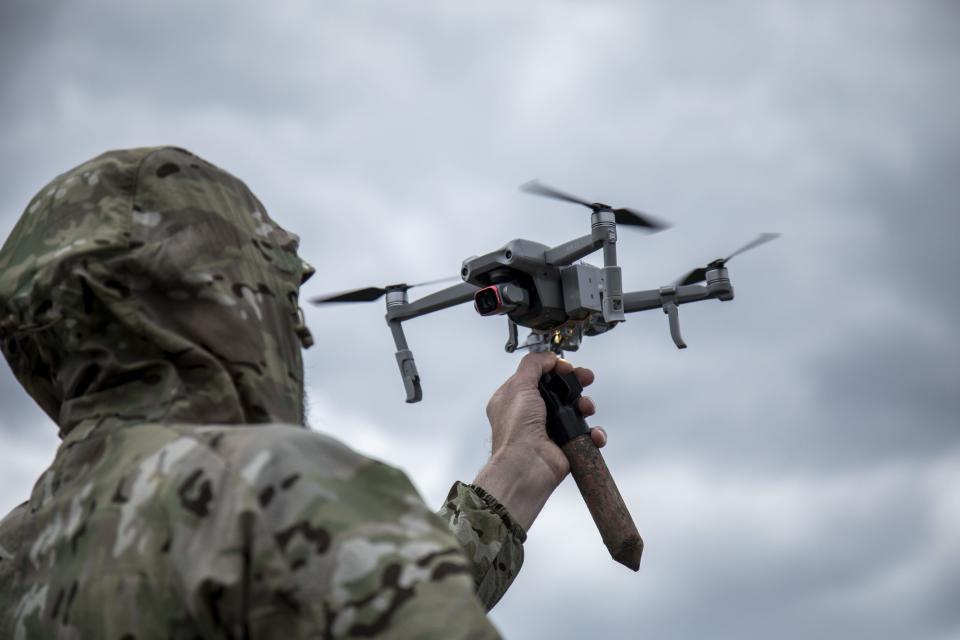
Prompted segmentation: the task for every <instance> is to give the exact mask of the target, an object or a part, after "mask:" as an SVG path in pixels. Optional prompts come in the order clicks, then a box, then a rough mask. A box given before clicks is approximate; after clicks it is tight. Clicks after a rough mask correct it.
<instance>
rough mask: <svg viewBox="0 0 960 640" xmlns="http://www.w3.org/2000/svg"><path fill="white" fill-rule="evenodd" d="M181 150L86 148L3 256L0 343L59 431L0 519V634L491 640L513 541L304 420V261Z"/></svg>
mask: <svg viewBox="0 0 960 640" xmlns="http://www.w3.org/2000/svg"><path fill="white" fill-rule="evenodd" d="M296 249H297V238H296V236H293V235H292V234H290V233H288V232H286V231H284V230H283V229H281V228H280V227H279V226H278V225H276V223H275V222H273V221H272V220H271V219H270V218H269V217H268V216H267V214H266V211H265V210H264V209H263V207H262V205H261V204H260V203H259V202H258V201H257V200H256V198H255V197H254V196H253V194H252V193H251V192H250V191H249V189H247V187H246V186H245V185H244V184H243V183H242V182H240V181H239V180H237V179H236V178H234V177H233V176H230V175H229V174H227V173H225V172H223V171H222V170H220V169H217V168H216V167H214V166H213V165H210V164H208V163H206V162H204V161H203V160H201V159H200V158H197V157H196V156H193V155H191V154H189V153H188V152H186V151H183V150H179V149H173V148H160V149H135V150H130V151H118V152H110V153H107V154H104V155H102V156H100V157H98V158H95V159H94V160H91V161H90V162H88V163H86V164H83V165H80V166H79V167H77V168H75V169H74V170H72V171H70V172H68V173H66V174H64V175H63V176H60V177H59V178H57V179H56V180H54V182H53V183H51V185H49V186H48V187H47V188H45V189H44V190H43V191H41V193H40V194H38V195H37V197H35V198H34V200H33V201H32V202H31V203H30V205H29V206H28V208H27V210H26V212H25V213H24V215H23V217H22V218H21V220H20V221H19V223H18V224H17V226H16V227H15V229H14V231H13V233H12V234H11V236H10V238H9V239H8V240H7V242H6V243H5V244H4V246H3V249H2V250H0V347H2V350H3V353H4V355H5V356H6V358H7V360H8V362H9V363H10V366H11V369H12V370H13V372H14V374H15V375H16V376H17V378H18V379H19V380H20V382H21V383H22V384H23V386H24V387H25V388H26V389H27V391H28V392H29V393H30V394H31V395H32V396H33V397H34V398H35V399H36V400H37V402H38V403H39V404H40V406H41V407H42V408H43V409H44V410H45V411H46V412H47V414H48V415H50V416H51V418H52V419H53V420H54V421H56V422H57V424H58V425H59V427H60V435H61V437H62V439H63V441H62V444H61V446H60V448H59V450H58V452H57V455H56V458H55V460H54V462H53V464H52V465H51V467H50V468H49V469H48V470H47V471H46V472H45V473H44V474H43V476H42V477H41V478H40V480H39V481H38V482H37V484H36V486H35V488H34V491H33V494H32V496H31V497H30V500H29V501H28V502H26V503H24V504H23V505H21V506H20V507H18V508H16V509H15V510H14V511H13V512H12V513H10V514H9V515H8V516H7V517H6V518H5V519H4V520H3V521H2V522H0V638H15V639H20V638H118V639H119V638H129V639H132V638H137V639H146V638H197V637H201V638H274V637H276V638H379V637H384V638H386V637H389V638H427V639H430V638H490V637H498V635H497V632H496V630H495V629H494V627H493V626H492V625H491V624H490V622H489V621H488V620H487V618H486V615H485V610H487V609H489V608H490V607H492V606H493V605H494V604H495V603H496V602H497V600H498V599H499V598H500V597H501V596H502V594H503V592H504V591H505V590H506V589H507V587H508V586H509V584H510V582H511V581H512V579H513V577H514V576H515V575H516V573H517V571H518V570H519V568H520V565H521V563H522V559H523V548H522V543H523V540H524V537H525V534H524V532H523V530H522V529H521V528H520V527H519V526H518V525H517V524H516V523H515V522H514V521H513V520H512V519H511V518H510V516H509V514H508V513H507V512H506V510H505V509H504V508H503V507H502V505H500V504H499V503H497V501H496V500H495V499H493V498H492V497H491V496H489V495H486V494H485V493H484V492H483V491H482V490H480V489H479V488H475V487H471V486H468V485H464V484H460V483H456V484H455V485H454V486H453V488H452V490H451V492H450V495H449V496H448V499H447V501H446V502H445V504H444V506H443V507H442V508H441V510H440V512H439V517H438V514H435V513H433V512H431V511H430V510H429V509H428V508H427V507H426V505H424V503H423V500H422V499H421V498H420V496H419V495H418V493H417V491H416V489H415V488H414V487H413V486H412V484H411V483H410V482H409V480H408V479H407V478H406V476H404V474H403V473H401V472H400V471H398V470H396V469H393V468H391V467H389V466H387V465H385V464H382V463H380V462H377V461H374V460H371V459H369V458H366V457H364V456H362V455H360V454H358V453H355V452H354V451H352V450H350V449H349V448H347V447H346V446H344V445H343V444H341V443H339V442H337V441H335V440H333V439H332V438H328V437H326V436H323V435H321V434H318V433H316V432H313V431H311V430H309V429H307V428H305V427H303V426H302V425H301V424H300V423H302V413H303V406H302V403H303V399H302V389H303V366H302V360H301V357H300V346H301V344H304V345H308V344H309V343H310V337H309V332H308V331H307V330H306V327H305V326H303V319H302V318H303V316H302V313H301V312H300V310H299V308H298V306H297V305H298V303H297V300H298V293H299V287H300V284H301V283H302V282H303V281H305V280H306V278H308V277H309V276H310V275H311V274H312V269H310V267H309V266H308V265H306V264H305V263H303V262H302V261H301V260H300V259H299V258H298V257H297V253H296Z"/></svg>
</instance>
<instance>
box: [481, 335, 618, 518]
mask: <svg viewBox="0 0 960 640" xmlns="http://www.w3.org/2000/svg"><path fill="white" fill-rule="evenodd" d="M554 370H556V371H558V372H560V373H570V372H573V374H574V375H575V376H576V377H577V380H578V381H579V382H580V384H581V385H582V386H583V387H587V386H588V385H590V384H591V383H593V380H594V375H593V372H592V371H590V370H589V369H586V368H583V367H576V368H575V367H574V366H573V365H572V364H570V363H569V362H567V361H566V360H562V359H560V358H558V357H557V356H556V355H554V354H552V353H530V354H527V355H526V356H524V358H523V359H522V360H521V361H520V364H519V366H518V367H517V372H516V373H515V374H513V375H512V376H510V378H508V379H507V381H506V382H504V383H503V385H501V386H500V388H499V389H497V390H496V392H494V394H493V397H491V398H490V402H488V403H487V418H488V419H489V421H490V428H491V431H492V437H493V447H492V452H491V455H490V460H489V461H488V462H487V465H486V466H485V467H484V468H483V469H482V470H481V471H480V473H479V474H478V475H477V479H476V480H475V481H474V484H477V485H478V486H480V487H482V488H483V489H484V490H485V491H487V492H488V493H490V494H492V495H493V496H494V497H496V498H497V499H498V500H499V501H500V502H501V503H503V505H504V506H505V507H507V510H508V511H510V514H511V515H512V516H513V517H514V518H515V519H516V520H517V521H518V522H519V523H520V524H521V525H522V526H523V527H524V528H525V529H528V528H529V527H530V525H531V524H533V520H534V519H535V518H536V516H537V514H538V513H539V512H540V509H542V508H543V504H544V503H545V502H546V500H547V498H548V497H549V496H550V494H551V493H553V490H554V489H556V487H557V486H558V485H559V484H560V482H561V481H562V480H563V479H564V478H565V477H566V475H567V473H569V472H570V465H569V463H568V462H567V458H566V456H565V455H564V454H563V451H561V449H560V448H559V447H558V446H557V445H555V444H554V443H553V441H552V440H550V438H549V436H547V432H546V419H547V410H546V406H545V405H544V403H543V398H541V397H540V391H539V389H538V387H537V384H538V382H539V381H540V378H541V377H542V376H543V374H545V373H547V372H549V371H554ZM578 408H579V409H580V411H581V413H583V415H584V416H591V415H593V414H594V413H595V412H596V405H595V404H594V403H593V400H591V399H590V398H589V397H587V396H584V397H582V398H581V399H580V400H579V405H578ZM590 436H591V438H592V439H593V442H594V444H596V445H597V446H598V447H602V446H604V445H605V444H606V441H607V435H606V432H604V431H603V429H601V428H599V427H598V428H594V429H591V431H590Z"/></svg>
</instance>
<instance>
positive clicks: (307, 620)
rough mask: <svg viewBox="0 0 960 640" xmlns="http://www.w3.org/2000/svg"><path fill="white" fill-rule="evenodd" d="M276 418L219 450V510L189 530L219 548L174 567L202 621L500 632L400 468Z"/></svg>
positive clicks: (295, 628) (248, 632)
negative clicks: (225, 463)
mask: <svg viewBox="0 0 960 640" xmlns="http://www.w3.org/2000/svg"><path fill="white" fill-rule="evenodd" d="M277 429H281V428H280V427H276V428H267V429H264V428H259V429H256V430H252V431H254V433H253V435H252V437H251V438H250V439H248V440H247V441H246V442H243V443H241V445H240V446H239V447H238V448H240V449H241V450H240V451H237V452H234V453H233V454H231V455H230V456H229V458H230V459H231V462H232V464H231V465H230V466H231V468H230V469H229V470H228V472H227V473H226V477H225V478H224V480H225V481H226V482H225V484H224V485H223V487H222V488H223V495H222V499H221V500H217V501H216V511H217V512H218V513H212V514H211V517H210V518H209V519H208V522H207V523H205V525H206V526H205V527H204V528H206V529H207V531H202V532H195V533H196V534H197V535H198V536H199V537H200V538H206V539H207V540H208V541H209V540H215V543H216V549H218V550H219V551H218V552H216V553H214V554H213V555H212V557H207V558H205V559H201V558H198V557H197V556H196V555H194V556H193V557H192V559H191V561H190V566H188V567H184V571H183V575H184V576H185V577H186V580H185V585H184V586H185V587H186V588H187V591H188V593H190V594H191V596H192V597H191V598H190V600H191V602H192V606H191V608H192V610H193V613H194V616H195V620H197V621H198V622H201V624H200V625H199V626H200V627H202V628H205V629H207V630H209V631H211V632H213V633H210V634H209V635H210V636H212V637H223V636H221V635H217V632H221V633H222V630H223V629H224V628H227V629H230V630H231V632H236V635H238V636H243V637H250V638H254V639H256V638H287V637H290V638H294V637H296V638H301V637H302V638H422V639H424V640H431V639H437V640H440V639H443V640H448V639H451V640H455V639H461V638H462V639H466V638H469V639H487V638H499V637H500V636H499V634H498V632H497V630H496V628H495V627H494V626H493V624H492V623H491V622H490V621H489V620H488V619H487V616H486V612H485V611H484V607H483V605H482V604H481V602H480V600H478V598H477V595H476V593H475V591H474V579H473V577H472V576H473V570H472V567H471V562H470V561H469V560H468V559H467V557H466V556H465V555H464V552H463V549H462V548H461V544H460V543H459V542H458V539H457V538H456V537H455V536H454V534H453V533H452V532H451V530H450V529H449V528H448V527H447V525H446V523H444V522H443V520H441V519H440V518H438V517H437V516H436V514H435V513H433V512H432V511H431V510H430V509H429V508H428V507H427V506H426V504H424V502H423V500H422V499H421V497H420V495H419V494H418V492H417V490H416V489H415V488H414V487H413V485H412V484H411V483H410V481H409V480H408V478H407V477H406V475H404V474H403V473H402V472H401V471H399V470H397V469H394V468H392V467H390V466H387V465H385V464H382V463H380V462H376V461H374V460H370V459H368V458H365V457H363V456H361V455H359V454H357V453H355V452H353V451H351V450H350V449H349V448H347V447H345V446H344V445H342V444H340V443H339V442H337V441H335V440H333V439H331V438H326V437H324V436H321V435H320V434H317V433H312V432H308V431H306V430H304V429H298V430H294V429H293V428H290V429H289V430H287V429H286V428H283V429H284V430H285V431H287V432H286V433H283V434H279V435H280V437H278V433H277ZM271 431H272V432H273V433H272V434H269V435H268V433H267V432H271ZM290 431H299V432H300V433H290ZM478 499H481V498H478ZM471 509H477V510H478V511H482V509H481V508H479V507H477V506H471ZM492 517H493V516H492ZM221 518H223V520H221ZM485 526H487V525H485ZM227 532H231V533H227ZM208 536H210V537H208ZM231 537H233V539H230V538H231ZM492 557H496V555H494V556H492ZM488 573H490V572H488ZM484 583H485V584H486V583H487V581H486V580H485V581H484ZM227 635H229V634H227Z"/></svg>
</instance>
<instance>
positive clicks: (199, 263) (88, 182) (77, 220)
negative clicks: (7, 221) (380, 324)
mask: <svg viewBox="0 0 960 640" xmlns="http://www.w3.org/2000/svg"><path fill="white" fill-rule="evenodd" d="M297 245H298V238H297V237H296V236H295V235H293V234H291V233H289V232H287V231H285V230H283V229H282V228H280V227H279V226H278V225H277V224H276V223H275V222H274V221H273V220H271V219H270V217H269V216H268V215H267V213H266V210H265V209H264V207H263V205H262V204H261V203H260V201H259V200H257V198H256V197H255V196H254V195H253V193H252V192H251V191H250V190H249V189H248V188H247V186H246V185H245V184H244V183H243V182H241V181H240V180H238V179H236V178H235V177H233V176H231V175H230V174H228V173H226V172H224V171H223V170H221V169H218V168H217V167H215V166H213V165H212V164H210V163H208V162H205V161H204V160H202V159H200V158H198V157H197V156H194V155H193V154H191V153H189V152H187V151H184V150H182V149H176V148H172V147H164V148H148V149H132V150H124V151H111V152H107V153H105V154H103V155H101V156H99V157H97V158H94V159H93V160H91V161H89V162H87V163H85V164H82V165H80V166H78V167H76V168H75V169H73V170H71V171H69V172H67V173H65V174H63V175H62V176H60V177H58V178H56V179H55V180H54V181H53V182H51V183H50V184H49V185H47V187H45V188H44V189H43V190H42V191H41V192H40V193H38V194H37V195H36V196H35V197H34V198H33V200H32V201H31V202H30V204H29V206H28V207H27V209H26V211H25V212H24V214H23V216H22V217H21V218H20V220H19V222H18V223H17V225H16V227H15V228H14V230H13V232H12V233H11V235H10V237H9V238H8V239H7V241H6V243H5V244H4V245H3V249H2V250H0V347H2V350H3V353H4V355H5V356H6V358H7V361H8V362H9V363H10V367H11V369H12V370H13V373H14V375H16V377H17V379H18V380H19V381H20V382H21V384H22V385H23V386H24V388H25V389H26V390H27V392H28V393H30V395H31V396H33V398H34V399H35V400H36V401H37V402H38V403H39V404H40V406H41V407H42V408H43V410H44V411H45V412H46V413H47V414H48V415H49V416H50V417H51V418H52V419H53V420H54V421H55V422H56V423H57V424H58V425H59V426H60V435H61V436H63V435H65V434H66V433H68V432H69V431H71V430H72V429H74V428H75V427H76V426H77V425H78V424H80V423H92V424H103V423H104V422H111V423H116V422H121V423H132V422H164V423H196V424H200V423H202V424H251V423H261V422H286V423H301V424H302V422H303V362H302V359H301V355H300V348H301V345H303V346H309V344H310V342H311V340H310V335H309V332H308V331H307V329H306V327H305V326H304V324H303V314H302V312H301V311H300V308H299V306H298V294H299V288H300V285H301V284H302V283H303V282H304V281H305V280H306V279H307V278H308V277H309V276H310V275H312V273H313V269H311V268H310V266H309V265H307V264H306V263H304V262H303V261H302V260H300V258H299V257H298V256H297Z"/></svg>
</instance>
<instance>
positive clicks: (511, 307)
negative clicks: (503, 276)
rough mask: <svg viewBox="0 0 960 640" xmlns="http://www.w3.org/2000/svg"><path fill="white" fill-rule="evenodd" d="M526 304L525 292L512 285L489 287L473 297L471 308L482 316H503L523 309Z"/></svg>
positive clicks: (527, 300)
mask: <svg viewBox="0 0 960 640" xmlns="http://www.w3.org/2000/svg"><path fill="white" fill-rule="evenodd" d="M528 303H529V296H528V295H527V292H526V291H524V290H523V289H522V288H520V287H519V286H517V285H515V284H513V283H505V284H494V285H490V286H489V287H484V288H483V289H480V290H479V291H477V292H476V293H475V294H474V296H473V306H474V308H475V309H476V310H477V313H479V314H480V315H482V316H495V315H503V314H505V313H510V312H511V311H516V310H517V309H519V308H521V307H525V306H527V304H528Z"/></svg>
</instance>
